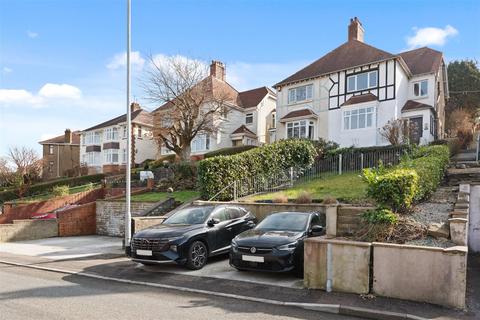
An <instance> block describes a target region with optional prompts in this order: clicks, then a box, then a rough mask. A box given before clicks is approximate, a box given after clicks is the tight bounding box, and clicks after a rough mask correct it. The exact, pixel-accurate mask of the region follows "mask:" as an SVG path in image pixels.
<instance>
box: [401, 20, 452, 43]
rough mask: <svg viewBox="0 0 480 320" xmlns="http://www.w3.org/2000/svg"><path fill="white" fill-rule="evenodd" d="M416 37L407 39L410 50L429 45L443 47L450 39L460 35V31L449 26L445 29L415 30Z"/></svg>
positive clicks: (428, 28)
mask: <svg viewBox="0 0 480 320" xmlns="http://www.w3.org/2000/svg"><path fill="white" fill-rule="evenodd" d="M413 30H414V31H415V35H413V36H411V37H407V45H408V46H409V48H418V47H423V46H429V45H436V46H443V45H444V44H445V43H446V42H447V39H448V38H451V37H454V36H456V35H457V34H458V30H457V29H455V28H454V27H452V26H451V25H447V26H446V27H445V28H443V29H442V28H434V27H427V28H416V27H415V28H413Z"/></svg>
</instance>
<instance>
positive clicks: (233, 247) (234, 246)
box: [232, 240, 238, 252]
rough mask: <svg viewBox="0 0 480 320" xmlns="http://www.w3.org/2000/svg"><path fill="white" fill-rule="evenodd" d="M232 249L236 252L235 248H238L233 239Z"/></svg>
mask: <svg viewBox="0 0 480 320" xmlns="http://www.w3.org/2000/svg"><path fill="white" fill-rule="evenodd" d="M232 250H233V251H234V252H237V250H238V244H237V242H236V241H235V240H232Z"/></svg>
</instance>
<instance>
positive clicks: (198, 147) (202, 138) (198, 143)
mask: <svg viewBox="0 0 480 320" xmlns="http://www.w3.org/2000/svg"><path fill="white" fill-rule="evenodd" d="M190 146H191V148H192V152H200V151H207V150H210V136H209V135H208V134H199V135H197V136H196V137H195V138H193V140H192V142H191V144H190Z"/></svg>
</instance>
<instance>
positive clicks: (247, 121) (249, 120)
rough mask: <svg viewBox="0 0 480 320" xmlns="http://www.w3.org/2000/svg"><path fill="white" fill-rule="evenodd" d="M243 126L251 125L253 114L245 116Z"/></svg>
mask: <svg viewBox="0 0 480 320" xmlns="http://www.w3.org/2000/svg"><path fill="white" fill-rule="evenodd" d="M245 124H253V112H250V113H247V114H246V115H245Z"/></svg>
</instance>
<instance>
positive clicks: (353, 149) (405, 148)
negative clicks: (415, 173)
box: [327, 144, 411, 156]
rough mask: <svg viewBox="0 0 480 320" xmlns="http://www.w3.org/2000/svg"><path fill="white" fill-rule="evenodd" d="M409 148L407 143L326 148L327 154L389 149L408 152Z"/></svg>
mask: <svg viewBox="0 0 480 320" xmlns="http://www.w3.org/2000/svg"><path fill="white" fill-rule="evenodd" d="M410 149H411V146H410V145H407V144H403V145H396V146H394V145H388V146H373V147H361V148H357V147H354V146H351V147H345V148H338V149H333V150H328V151H327V155H329V156H334V155H339V154H345V153H367V152H381V151H390V150H393V151H398V152H404V151H407V152H409V151H410Z"/></svg>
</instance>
